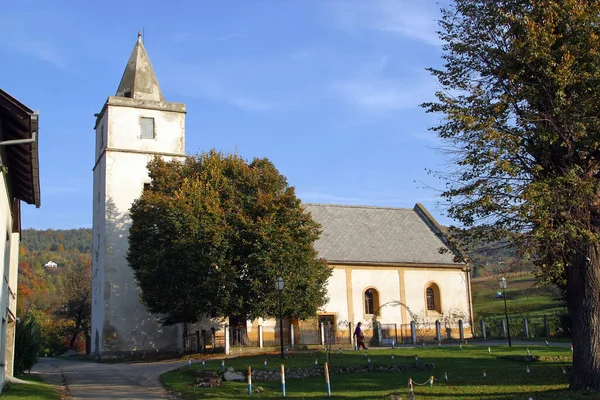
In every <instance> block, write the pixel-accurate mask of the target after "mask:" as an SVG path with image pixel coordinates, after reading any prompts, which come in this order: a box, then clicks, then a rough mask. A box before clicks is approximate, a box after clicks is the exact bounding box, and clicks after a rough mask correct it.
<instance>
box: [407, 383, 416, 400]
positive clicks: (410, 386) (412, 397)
mask: <svg viewBox="0 0 600 400" xmlns="http://www.w3.org/2000/svg"><path fill="white" fill-rule="evenodd" d="M408 399H409V400H415V391H414V389H413V381H412V378H408Z"/></svg>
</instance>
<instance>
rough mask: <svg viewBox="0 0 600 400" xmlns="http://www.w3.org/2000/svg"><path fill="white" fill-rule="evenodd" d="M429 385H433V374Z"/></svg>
mask: <svg viewBox="0 0 600 400" xmlns="http://www.w3.org/2000/svg"><path fill="white" fill-rule="evenodd" d="M429 387H433V375H431V377H430V378H429Z"/></svg>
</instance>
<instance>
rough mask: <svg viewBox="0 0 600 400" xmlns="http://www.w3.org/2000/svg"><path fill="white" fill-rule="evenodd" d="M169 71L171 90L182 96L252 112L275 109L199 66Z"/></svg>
mask: <svg viewBox="0 0 600 400" xmlns="http://www.w3.org/2000/svg"><path fill="white" fill-rule="evenodd" d="M170 69H171V72H170V73H169V74H168V75H167V76H173V77H176V79H173V80H172V81H171V82H170V86H171V89H172V90H174V91H176V92H178V93H179V94H182V95H184V96H188V97H192V98H201V99H212V100H216V101H220V102H223V103H226V104H229V105H231V106H233V107H236V108H239V109H242V110H245V111H253V112H265V111H269V110H271V109H273V108H274V107H275V105H274V104H273V103H272V102H269V101H267V100H263V99H261V98H259V97H257V96H253V95H252V94H248V93H246V92H245V91H243V90H242V89H240V88H239V87H236V86H235V84H234V83H233V81H232V80H227V79H225V78H224V77H222V76H220V75H218V74H216V73H208V72H205V71H203V69H202V68H201V67H200V66H194V65H188V64H176V65H172V66H171V68H170Z"/></svg>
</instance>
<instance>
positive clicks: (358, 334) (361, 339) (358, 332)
mask: <svg viewBox="0 0 600 400" xmlns="http://www.w3.org/2000/svg"><path fill="white" fill-rule="evenodd" d="M361 325H362V322H359V323H358V324H356V329H355V330H354V335H353V337H355V338H356V350H358V349H360V348H361V346H362V348H363V349H364V350H369V349H368V348H367V347H366V346H365V335H364V333H363V331H362V329H361V328H360V327H361Z"/></svg>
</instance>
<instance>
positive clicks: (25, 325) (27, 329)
mask: <svg viewBox="0 0 600 400" xmlns="http://www.w3.org/2000/svg"><path fill="white" fill-rule="evenodd" d="M41 348H42V337H41V335H40V329H39V326H38V324H37V323H36V322H35V320H34V319H33V317H31V316H30V315H28V314H27V315H25V316H24V317H23V318H21V319H20V320H18V321H17V326H16V334H15V363H14V374H15V375H22V374H23V373H24V372H25V371H26V370H31V367H33V366H34V365H35V363H36V361H37V356H38V354H39V352H40V350H41Z"/></svg>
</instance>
